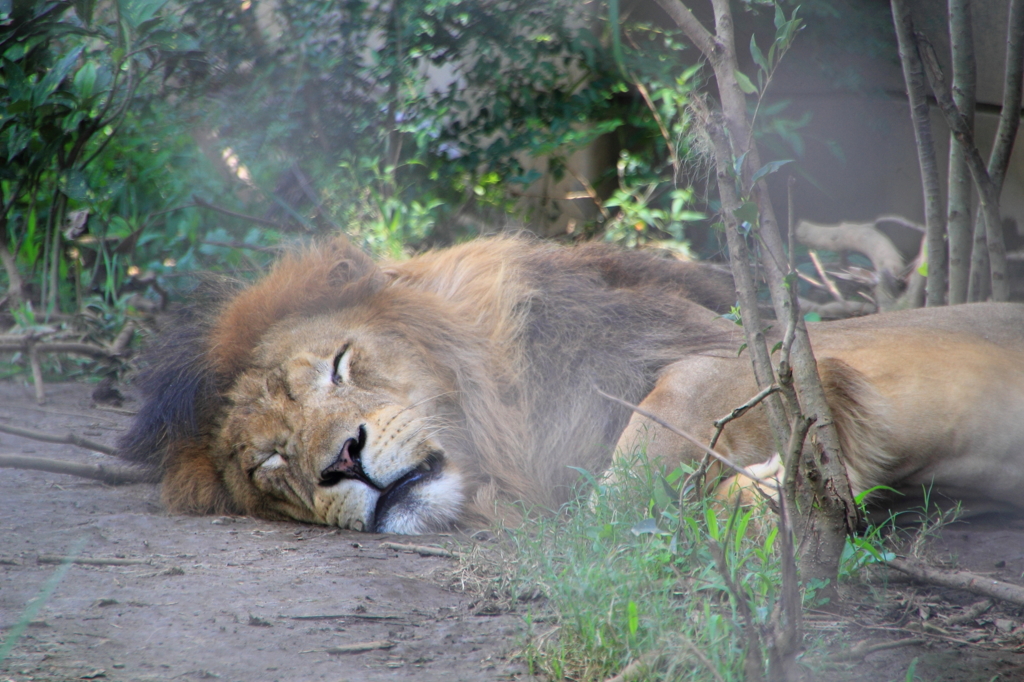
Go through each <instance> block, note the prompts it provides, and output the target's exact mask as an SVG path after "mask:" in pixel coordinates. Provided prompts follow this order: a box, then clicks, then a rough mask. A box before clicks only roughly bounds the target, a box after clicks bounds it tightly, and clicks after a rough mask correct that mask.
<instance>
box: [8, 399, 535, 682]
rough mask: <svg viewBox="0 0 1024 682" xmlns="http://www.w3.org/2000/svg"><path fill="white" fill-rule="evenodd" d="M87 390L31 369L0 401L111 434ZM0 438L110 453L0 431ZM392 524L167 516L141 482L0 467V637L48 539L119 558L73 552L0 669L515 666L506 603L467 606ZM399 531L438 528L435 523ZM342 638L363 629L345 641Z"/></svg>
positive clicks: (323, 674) (55, 673)
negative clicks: (370, 530)
mask: <svg viewBox="0 0 1024 682" xmlns="http://www.w3.org/2000/svg"><path fill="white" fill-rule="evenodd" d="M91 390H92V387H90V386H86V385H83V384H64V385H49V386H48V387H47V391H48V394H47V395H48V403H47V405H46V406H44V407H42V408H39V407H37V406H36V405H35V400H34V394H33V391H32V389H31V387H27V386H21V385H18V384H13V383H0V419H2V420H3V421H4V423H8V424H11V425H15V426H21V427H24V428H35V429H39V430H45V431H50V432H53V433H59V434H63V433H66V432H68V431H74V432H76V433H78V434H79V435H82V436H85V437H87V438H89V439H91V440H97V441H100V442H105V443H111V444H112V443H113V441H114V439H115V438H116V435H117V433H118V432H119V431H120V430H121V429H122V428H123V427H124V425H125V423H126V421H127V419H128V418H127V417H126V416H123V415H120V414H116V413H113V412H110V411H105V410H100V409H96V408H94V407H93V406H92V404H91V400H90V398H89V395H90V392H91ZM129 406H130V404H129ZM0 452H2V453H5V454H25V455H34V456H39V457H50V458H54V459H66V460H71V461H77V462H90V463H96V462H107V463H109V462H110V461H111V459H112V458H110V457H109V456H105V455H95V454H91V453H88V452H85V451H83V450H79V449H78V448H73V447H70V446H67V445H53V444H48V443H40V442H35V441H30V440H26V439H23V438H18V437H15V436H9V435H7V434H0ZM395 540H396V538H395V537H393V536H384V535H374V534H367V533H352V532H347V531H341V530H332V529H329V528H321V527H314V526H306V525H301V524H298V523H272V522H267V521H262V520H257V519H252V518H229V517H224V518H211V517H205V518H195V517H186V516H169V515H167V514H166V513H165V512H164V511H163V510H162V509H161V507H160V503H159V496H158V493H157V490H156V488H155V486H152V485H145V484H139V485H125V486H117V487H114V486H108V485H103V484H101V483H97V482H94V481H89V480H84V479H79V478H74V477H71V476H67V475H61V474H51V473H44V472H36V471H22V470H14V469H0V628H2V634H3V636H4V638H6V637H7V636H8V635H9V634H10V633H11V632H12V630H13V628H14V627H15V625H16V624H17V623H18V621H19V619H20V618H21V617H22V614H23V613H24V612H25V610H26V606H27V605H28V604H29V603H30V601H31V600H32V599H34V598H36V597H37V596H38V595H39V593H40V590H41V589H42V588H43V586H44V584H45V583H46V582H47V580H48V579H49V578H50V577H51V576H52V575H53V574H54V572H55V571H56V570H58V565H55V564H53V563H46V562H47V561H49V560H52V559H51V557H52V556H61V555H67V554H68V552H69V551H71V549H72V548H73V547H74V546H75V545H76V544H77V543H82V542H84V545H83V546H82V549H81V551H80V554H79V557H80V558H82V559H87V558H88V559H104V560H109V559H122V560H126V561H123V562H112V563H115V564H116V563H122V564H123V565H102V564H100V565H97V564H77V563H76V564H74V565H72V566H71V567H70V569H69V570H68V571H67V573H66V574H65V576H64V578H63V580H62V581H61V582H60V584H59V585H58V586H57V588H56V590H55V591H54V592H53V594H52V595H51V596H50V597H49V598H48V599H47V600H46V602H45V604H43V605H42V608H41V609H40V611H39V613H38V615H37V616H36V617H35V618H34V619H33V620H32V622H31V624H30V625H29V627H28V628H27V629H26V630H25V633H24V634H23V635H22V637H21V639H20V640H19V641H18V644H17V646H16V648H15V649H14V651H13V652H12V654H11V655H10V657H9V658H8V660H7V661H5V662H4V663H2V664H0V679H11V680H17V681H19V682H20V681H22V680H75V679H99V680H126V681H127V680H172V679H175V680H177V679H182V680H187V679H197V680H200V679H222V680H240V681H242V680H244V681H246V682H250V681H254V680H289V681H292V680H309V681H313V680H330V681H331V682H339V681H340V680H351V681H352V682H355V681H356V680H392V679H396V680H397V679H409V678H415V679H417V680H426V681H429V680H444V682H456V681H459V680H466V681H475V680H504V679H510V678H512V677H516V678H519V679H523V676H524V675H523V673H524V670H523V666H522V665H520V664H516V663H511V664H510V662H509V660H508V659H507V658H506V656H507V654H508V652H509V651H510V650H511V649H513V648H514V647H515V646H516V645H517V643H518V642H520V641H521V637H520V633H521V632H522V631H523V619H522V617H521V616H519V615H515V614H498V615H486V614H483V613H480V611H481V610H480V609H479V607H478V606H477V604H476V603H475V600H474V598H473V597H472V596H471V595H465V594H457V593H453V592H450V591H448V590H446V589H444V588H443V587H442V585H441V583H440V581H439V580H438V579H437V578H436V577H435V575H434V574H435V573H436V572H437V571H438V569H439V568H442V567H444V566H446V565H450V562H451V561H452V560H451V559H446V558H443V557H430V556H426V557H424V556H420V555H418V554H415V553H409V552H399V551H395V550H393V549H388V548H385V547H383V546H382V544H383V543H384V542H387V541H395ZM398 540H399V541H402V542H415V543H416V544H420V545H434V546H438V547H444V546H446V545H449V546H451V545H453V544H454V543H453V538H452V537H450V536H420V537H417V538H414V539H409V538H398ZM461 540H462V541H465V538H461ZM40 559H42V562H41V561H40ZM132 562H135V563H132ZM478 613H479V614H480V615H476V614H478ZM354 644H362V645H364V646H363V647H355V649H356V650H355V651H347V652H346V651H345V648H346V647H349V648H352V647H351V646H350V645H354ZM381 647H384V648H381ZM360 648H362V649H365V650H359V649H360ZM335 652H336V653H335Z"/></svg>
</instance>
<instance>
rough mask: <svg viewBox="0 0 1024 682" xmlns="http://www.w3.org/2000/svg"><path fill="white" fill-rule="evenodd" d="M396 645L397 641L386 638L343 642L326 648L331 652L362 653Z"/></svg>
mask: <svg viewBox="0 0 1024 682" xmlns="http://www.w3.org/2000/svg"><path fill="white" fill-rule="evenodd" d="M393 646H395V643H394V642H392V641H389V640H386V639H381V640H378V641H375V642H357V643H355V644H342V645H341V646H332V647H330V648H328V649H324V651H326V652H327V653H329V654H335V655H336V654H361V653H364V652H366V651H376V650H377V649H390V648H392V647H393Z"/></svg>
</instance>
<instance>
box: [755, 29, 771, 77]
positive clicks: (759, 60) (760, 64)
mask: <svg viewBox="0 0 1024 682" xmlns="http://www.w3.org/2000/svg"><path fill="white" fill-rule="evenodd" d="M750 56H751V57H753V58H754V63H755V64H757V68H759V69H761V70H762V71H764V72H765V73H768V72H769V71H771V69H770V68H769V66H768V62H767V61H766V60H765V58H764V53H763V52H761V48H759V47H758V46H757V40H756V38H755V36H754V35H753V34H751V36H750Z"/></svg>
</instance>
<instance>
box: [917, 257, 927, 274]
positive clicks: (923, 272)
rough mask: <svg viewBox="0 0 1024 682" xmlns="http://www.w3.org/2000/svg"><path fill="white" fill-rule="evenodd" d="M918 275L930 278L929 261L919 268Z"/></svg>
mask: <svg viewBox="0 0 1024 682" xmlns="http://www.w3.org/2000/svg"><path fill="white" fill-rule="evenodd" d="M917 274H919V275H921V276H922V277H927V276H928V261H925V262H923V263H921V265H919V266H918V267H917Z"/></svg>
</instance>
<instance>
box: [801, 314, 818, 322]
mask: <svg viewBox="0 0 1024 682" xmlns="http://www.w3.org/2000/svg"><path fill="white" fill-rule="evenodd" d="M804 322H821V315H819V314H818V313H805V314H804Z"/></svg>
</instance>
